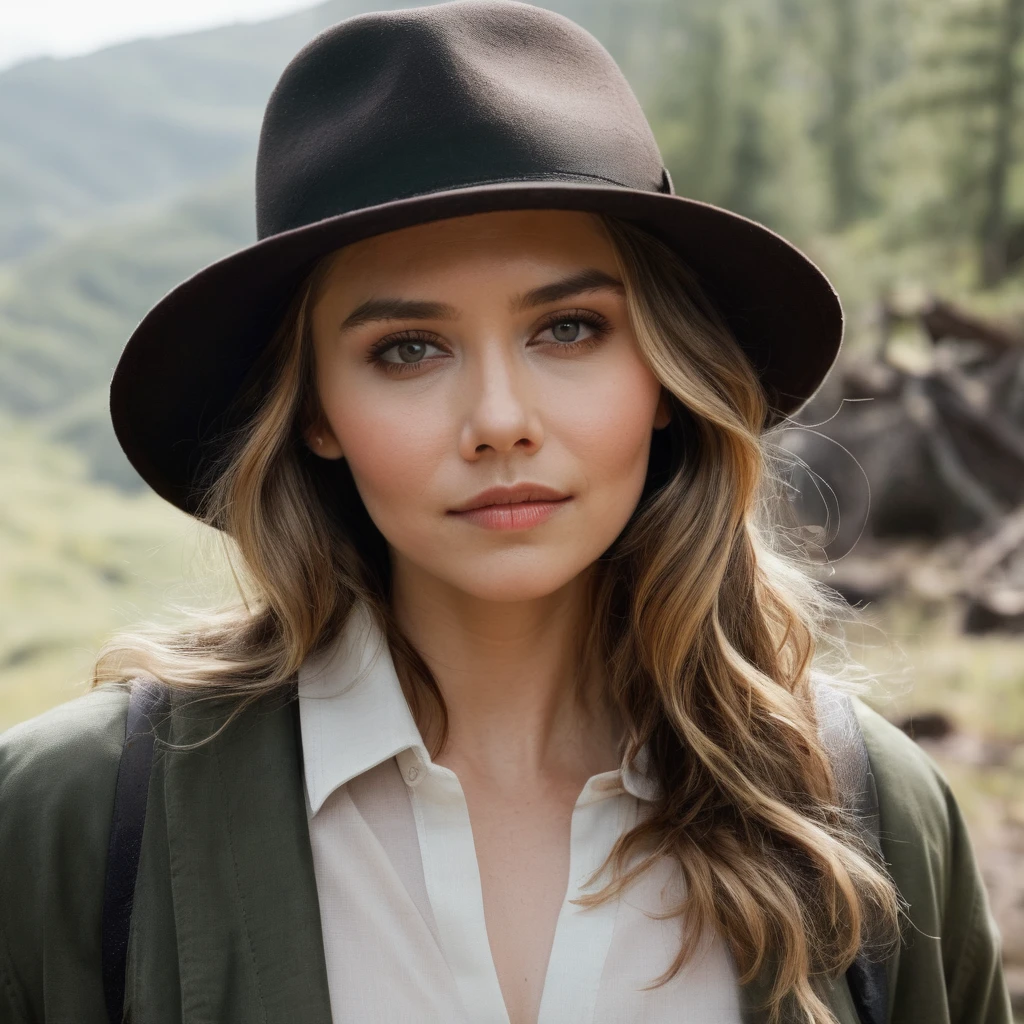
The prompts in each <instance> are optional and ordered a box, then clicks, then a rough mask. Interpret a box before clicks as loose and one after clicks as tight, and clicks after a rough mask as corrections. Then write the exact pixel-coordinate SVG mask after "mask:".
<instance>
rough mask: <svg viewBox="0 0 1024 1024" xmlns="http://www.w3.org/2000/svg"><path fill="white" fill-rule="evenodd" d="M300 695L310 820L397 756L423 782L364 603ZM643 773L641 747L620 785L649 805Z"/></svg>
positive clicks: (386, 651)
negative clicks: (364, 775)
mask: <svg viewBox="0 0 1024 1024" xmlns="http://www.w3.org/2000/svg"><path fill="white" fill-rule="evenodd" d="M298 694H299V723H300V728H301V734H302V758H303V771H304V774H305V782H306V795H307V797H308V799H309V806H310V814H316V813H317V811H319V810H320V808H321V807H322V806H323V804H324V801H325V800H326V799H327V798H328V797H329V796H330V795H331V793H333V792H334V790H336V789H337V788H338V787H339V786H343V785H345V783H346V782H349V781H350V780H352V779H354V778H356V776H358V775H361V774H362V773H363V772H366V771H369V770H370V769H371V768H373V767H375V766H376V765H378V764H381V763H382V762H383V761H386V760H388V758H391V757H395V756H396V755H399V754H401V755H403V756H402V757H401V758H400V760H401V762H402V764H401V766H402V767H403V774H405V777H406V780H407V781H410V775H409V773H408V771H407V769H408V767H409V766H410V765H413V764H415V765H417V766H418V767H419V768H420V771H418V772H414V773H412V774H413V777H414V778H418V779H422V777H423V775H424V774H425V771H426V769H427V768H428V767H429V765H430V764H431V760H430V755H429V753H428V752H427V749H426V746H425V745H424V743H423V737H422V736H421V734H420V731H419V728H418V727H417V725H416V721H415V719H414V718H413V716H412V712H411V711H410V710H409V704H408V702H407V701H406V699H405V694H404V693H403V691H402V684H401V682H400V681H399V679H398V674H397V673H396V671H395V665H394V661H393V660H392V658H391V650H390V648H389V647H388V643H387V638H386V637H385V635H384V633H383V631H382V630H381V629H380V627H379V626H378V624H377V622H376V619H375V618H374V617H373V615H372V613H371V612H370V609H369V608H368V607H367V605H366V604H365V602H362V601H357V602H356V604H355V605H353V607H352V610H351V612H350V613H349V616H348V619H347V620H346V622H345V625H344V626H343V628H342V630H341V632H340V633H339V634H338V636H337V637H336V638H335V640H334V641H332V642H331V643H330V644H329V645H328V646H327V647H326V648H325V649H324V650H323V651H322V652H320V653H319V654H316V655H313V656H311V657H309V658H307V659H306V661H305V662H304V663H303V665H302V666H301V668H300V669H299V683H298ZM406 751H407V752H408V753H403V752H406ZM648 769H649V758H648V752H647V749H646V748H643V749H641V751H640V754H639V756H638V757H637V759H636V763H635V765H634V766H630V765H625V764H624V765H623V767H622V786H623V788H624V789H625V790H626V791H627V792H628V793H631V794H632V795H633V796H635V797H637V799H639V800H644V801H653V800H656V799H657V797H658V794H659V792H660V786H659V783H658V781H657V779H656V778H654V777H652V776H651V775H650V774H648Z"/></svg>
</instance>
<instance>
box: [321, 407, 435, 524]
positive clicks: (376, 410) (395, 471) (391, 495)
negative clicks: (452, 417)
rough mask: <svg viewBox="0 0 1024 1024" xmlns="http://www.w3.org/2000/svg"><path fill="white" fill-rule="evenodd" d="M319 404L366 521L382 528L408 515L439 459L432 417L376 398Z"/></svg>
mask: <svg viewBox="0 0 1024 1024" xmlns="http://www.w3.org/2000/svg"><path fill="white" fill-rule="evenodd" d="M322 404H323V408H324V413H325V415H326V417H327V421H328V423H330V425H331V429H332V431H333V432H334V435H335V437H336V438H337V439H338V441H339V442H340V444H341V447H342V450H343V452H344V453H345V458H346V460H347V461H348V464H349V469H350V470H351V472H352V476H353V479H354V480H355V482H356V486H357V488H358V490H359V494H360V497H361V498H362V499H363V504H364V505H366V510H367V512H369V514H370V516H371V518H373V520H374V521H375V522H377V523H378V525H379V526H383V524H384V523H385V522H388V521H394V520H399V519H401V517H402V512H403V509H408V510H409V511H410V512H411V511H412V505H413V502H411V501H410V499H415V496H417V495H423V494H428V493H429V492H430V481H431V479H433V478H434V477H436V474H437V471H438V465H439V463H440V462H441V460H442V459H443V458H444V451H443V447H444V442H443V439H442V438H441V437H440V436H438V435H439V430H438V426H439V425H438V424H437V420H436V418H434V417H429V416H427V417H425V416H424V415H423V413H422V410H417V409H416V407H415V403H410V402H408V401H396V402H391V403H389V402H387V401H386V400H382V396H381V395H380V394H379V393H369V394H368V393H366V392H362V393H359V392H354V393H352V394H347V393H341V392H336V393H335V394H325V395H323V396H322Z"/></svg>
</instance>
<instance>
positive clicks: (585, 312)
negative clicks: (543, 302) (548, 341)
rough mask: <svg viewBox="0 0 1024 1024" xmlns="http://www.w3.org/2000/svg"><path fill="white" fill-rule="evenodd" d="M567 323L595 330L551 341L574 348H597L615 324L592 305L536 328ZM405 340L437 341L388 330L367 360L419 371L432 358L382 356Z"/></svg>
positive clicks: (398, 370) (399, 372)
mask: <svg viewBox="0 0 1024 1024" xmlns="http://www.w3.org/2000/svg"><path fill="white" fill-rule="evenodd" d="M564 323H583V324H586V325H587V326H588V327H589V328H591V330H592V331H593V332H594V333H593V334H591V335H590V337H589V338H581V339H580V340H579V341H564V342H557V341H556V342H552V344H554V345H555V347H556V348H560V349H569V351H571V352H577V351H583V350H585V349H590V348H594V347H595V346H596V345H598V344H600V343H601V342H602V341H603V340H604V338H605V336H606V335H607V334H608V332H609V331H610V330H611V327H612V325H611V323H610V322H609V321H608V320H607V319H606V318H605V317H603V316H601V314H600V313H595V312H593V310H589V309H571V310H568V311H566V312H563V313H556V314H553V315H551V316H549V317H547V318H545V320H543V321H542V322H541V324H540V326H539V327H538V328H537V331H538V333H540V332H542V331H546V330H548V329H549V328H551V327H554V326H555V324H564ZM403 341H423V342H428V343H430V344H432V345H436V344H437V343H436V341H435V340H434V336H433V335H430V334H428V333H427V332H425V331H415V330H413V331H402V332H400V333H399V334H389V335H388V336H387V337H386V338H381V339H380V341H377V342H375V343H374V344H373V345H371V346H370V348H369V349H368V350H367V353H366V361H367V362H368V363H370V364H371V365H372V366H378V367H380V368H381V369H382V370H383V371H384V372H385V373H388V374H391V375H392V376H395V377H400V376H405V375H407V374H409V373H418V372H419V369H418V367H420V366H422V365H423V364H424V363H426V362H428V361H429V360H427V359H426V358H423V359H421V360H420V361H419V362H417V363H392V362H390V361H389V360H386V359H382V358H381V356H383V354H384V353H385V352H386V351H388V349H391V348H394V347H395V346H396V345H400V344H401V343H402V342H403Z"/></svg>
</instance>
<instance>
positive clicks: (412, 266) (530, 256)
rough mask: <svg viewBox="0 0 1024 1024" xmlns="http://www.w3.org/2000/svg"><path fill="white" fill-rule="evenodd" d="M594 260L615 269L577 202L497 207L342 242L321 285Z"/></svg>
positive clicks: (597, 225) (542, 268)
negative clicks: (572, 206) (565, 206)
mask: <svg viewBox="0 0 1024 1024" xmlns="http://www.w3.org/2000/svg"><path fill="white" fill-rule="evenodd" d="M582 266H587V267H597V268H599V269H601V270H605V271H607V272H608V273H610V274H615V272H616V270H617V263H616V258H615V250H614V248H613V246H612V243H611V240H610V238H609V237H608V235H607V233H606V231H605V229H604V226H603V225H602V223H601V221H600V219H599V218H598V217H597V216H596V215H595V214H591V213H586V212H582V211H577V210H501V211H496V212H491V213H479V214H472V215H470V216H465V217H452V218H449V219H446V220H439V221H432V222H430V223H427V224H417V225H414V226H413V227H409V228H402V229H401V230H399V231H390V232H388V233H386V234H382V235H377V236H375V237H373V238H367V239H364V240H362V241H359V242H354V243H353V244H351V245H348V246H345V247H344V248H342V249H339V250H338V251H337V252H336V253H334V256H333V258H332V261H331V264H330V269H329V270H328V272H327V275H326V277H325V279H324V288H325V289H329V290H335V289H338V288H341V289H343V290H345V291H349V290H358V291H362V290H364V289H366V288H368V287H373V286H376V285H380V284H383V283H384V282H385V281H386V282H388V283H390V284H400V283H401V282H402V281H403V280H406V281H412V280H417V281H423V280H424V279H433V280H437V281H443V280H446V279H447V280H450V279H451V278H452V275H459V276H461V277H462V279H463V280H465V279H466V275H474V276H476V275H480V274H487V275H489V276H494V275H499V276H500V275H503V274H507V275H508V276H510V277H511V276H521V275H522V274H523V273H531V272H538V273H547V272H550V271H555V270H564V269H571V268H574V267H576V268H578V267H582Z"/></svg>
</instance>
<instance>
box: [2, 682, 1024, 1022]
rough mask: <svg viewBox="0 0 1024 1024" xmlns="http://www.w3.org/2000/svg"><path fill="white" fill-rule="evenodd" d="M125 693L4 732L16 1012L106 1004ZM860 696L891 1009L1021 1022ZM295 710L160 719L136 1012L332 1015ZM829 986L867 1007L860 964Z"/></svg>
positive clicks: (994, 945)
mask: <svg viewBox="0 0 1024 1024" xmlns="http://www.w3.org/2000/svg"><path fill="white" fill-rule="evenodd" d="M127 703H128V697H127V691H126V690H123V689H121V688H118V687H101V688H99V689H96V690H92V691H90V692H89V693H87V694H85V695H84V696H82V697H79V698H78V699H76V700H73V701H70V702H69V703H67V704H64V705H62V706H60V707H57V708H55V709H53V710H51V711H48V712H46V713H45V714H42V715H39V716H38V717H36V718H34V719H32V720H31V721H28V722H25V723H23V724H21V725H18V726H15V727H14V728H13V729H10V730H8V731H7V732H6V733H4V734H3V735H2V736H0V1024H28V1022H32V1024H35V1022H43V1021H45V1022H47V1024H58V1022H59V1024H105V1022H106V1020H107V1017H106V1012H105V1009H104V997H103V988H102V982H101V972H100V911H101V902H102V892H103V881H104V870H105V864H106V854H107V842H108V833H109V829H110V819H111V814H112V805H113V798H114V785H115V780H116V775H117V766H118V759H119V757H120V753H121V743H122V740H123V737H124V726H125V717H126V714H127ZM204 706H205V707H206V708H207V709H209V708H211V707H212V705H210V704H207V705H204ZM857 713H858V715H859V716H860V718H861V721H862V725H863V728H864V733H865V739H866V742H867V747H868V752H869V756H870V760H871V764H872V768H873V771H874V773H875V776H876V781H877V785H878V790H879V803H880V813H881V828H882V845H883V852H884V854H885V856H886V858H887V860H888V862H889V864H890V870H891V872H892V875H893V877H894V878H895V880H896V883H897V885H898V886H899V889H900V892H901V893H902V895H903V897H904V898H905V899H906V900H907V901H908V903H909V917H910V921H911V925H910V926H909V927H908V929H907V934H906V938H905V942H904V945H903V947H902V949H901V950H900V952H899V954H898V956H896V957H895V958H894V959H893V960H892V962H891V964H890V983H889V988H890V1004H891V1007H890V1009H891V1014H890V1022H891V1024H947V1022H949V1024H1010V1021H1011V1015H1010V1008H1009V998H1008V996H1007V991H1006V986H1005V982H1004V980H1003V975H1002V969H1001V966H1000V956H999V938H998V934H997V932H996V929H995V926H994V923H993V921H992V918H991V916H990V913H989V909H988V904H987V901H986V896H985V890H984V888H983V885H982V881H981V878H980V877H979V874H978V869H977V866H976V864H975V860H974V857H973V854H972V852H971V847H970V843H969V841H968V837H967V832H966V830H965V827H964V823H963V820H962V819H961V816H960V811H959V809H958V808H957V806H956V804H955V802H954V800H953V797H952V796H951V794H950V791H949V788H948V787H947V784H946V782H945V781H944V780H943V778H942V777H941V775H940V774H939V772H938V770H937V769H936V767H935V766H934V764H933V763H932V761H931V760H930V759H929V758H928V757H927V756H926V755H925V754H924V753H923V752H922V751H921V750H920V749H919V748H918V747H917V746H916V745H915V744H914V743H913V742H912V741H911V740H910V739H908V738H907V737H906V736H904V734H903V733H902V732H900V731H899V730H898V729H896V728H895V727H893V726H892V725H890V724H888V723H887V722H886V721H885V720H884V719H883V718H881V717H880V716H879V715H877V714H876V713H874V712H873V711H871V710H869V709H868V708H867V707H866V706H864V705H863V704H861V703H859V702H857ZM220 714H221V715H223V712H220ZM221 720H222V719H221ZM296 721H297V716H295V715H294V714H293V708H292V706H291V705H290V704H288V703H285V702H280V701H279V702H277V703H276V705H275V706H272V707H271V706H263V707H260V708H257V709H250V710H249V711H247V712H245V713H244V714H243V715H242V716H241V717H240V718H239V719H238V720H237V721H236V722H234V723H233V724H232V725H231V726H229V727H228V728H227V729H225V730H224V731H223V732H222V733H221V734H220V736H218V737H217V738H216V739H215V740H214V741H212V742H211V743H210V744H208V745H206V746H203V747H199V748H196V749H195V750H193V751H173V750H169V749H167V745H166V744H167V741H169V742H171V743H176V744H182V743H190V742H195V741H196V740H197V739H199V738H202V737H204V736H207V735H209V734H210V733H211V732H213V731H214V729H215V727H216V725H217V724H218V720H217V719H216V718H214V717H211V712H210V711H209V710H207V711H201V710H199V706H197V705H195V704H193V705H192V706H191V707H189V708H184V707H182V705H181V698H180V697H175V699H174V705H173V708H172V712H171V714H170V715H169V716H168V717H167V718H166V719H165V720H164V721H163V722H162V723H161V724H160V725H159V726H158V730H157V732H158V736H159V737H160V739H158V741H157V743H156V750H155V753H154V759H153V771H152V776H151V782H150V792H149V811H148V816H147V819H146V828H145V833H144V836H143V844H142V853H141V859H140V864H139V876H138V882H137V886H136V895H135V910H134V916H133V919H132V930H131V936H130V941H129V951H128V973H127V983H126V1007H127V1008H128V1009H129V1011H130V1012H131V1014H132V1016H131V1019H132V1020H133V1021H134V1022H137V1024H179V1022H188V1024H224V1022H236V1021H237V1022H245V1024H248V1022H260V1024H296V1022H302V1024H331V1015H330V1001H329V997H328V989H327V972H326V967H325V963H324V951H323V945H322V938H321V928H320V916H319V905H318V901H317V894H316V881H315V877H314V874H313V862H312V856H311V852H310V844H309V833H308V829H307V823H306V809H305V802H304V799H303V790H302V786H303V782H302V779H303V776H302V766H301V743H300V739H299V735H298V732H297V728H296ZM762 991H763V989H762V986H761V984H760V983H759V982H755V983H753V984H751V985H748V986H746V987H744V988H743V990H742V998H743V1002H744V1006H745V1011H744V1020H745V1021H747V1022H748V1024H754V1022H758V1021H763V1020H764V1019H765V1017H764V1014H763V1012H762V1011H761V1010H760V1009H759V1002H760V998H761V992H762ZM829 998H830V1002H831V1005H832V1008H833V1011H834V1013H835V1015H836V1017H837V1018H838V1020H839V1021H841V1022H842V1024H857V1016H856V1013H855V1010H854V1008H853V1006H852V1003H851V1000H850V993H849V989H848V988H847V985H846V982H845V980H844V979H842V978H841V979H839V980H838V981H837V982H836V983H835V984H834V985H833V987H832V989H831V993H830V996H829ZM684 1014H685V1011H684V1008H680V1016H681V1018H682V1017H683V1016H684Z"/></svg>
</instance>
